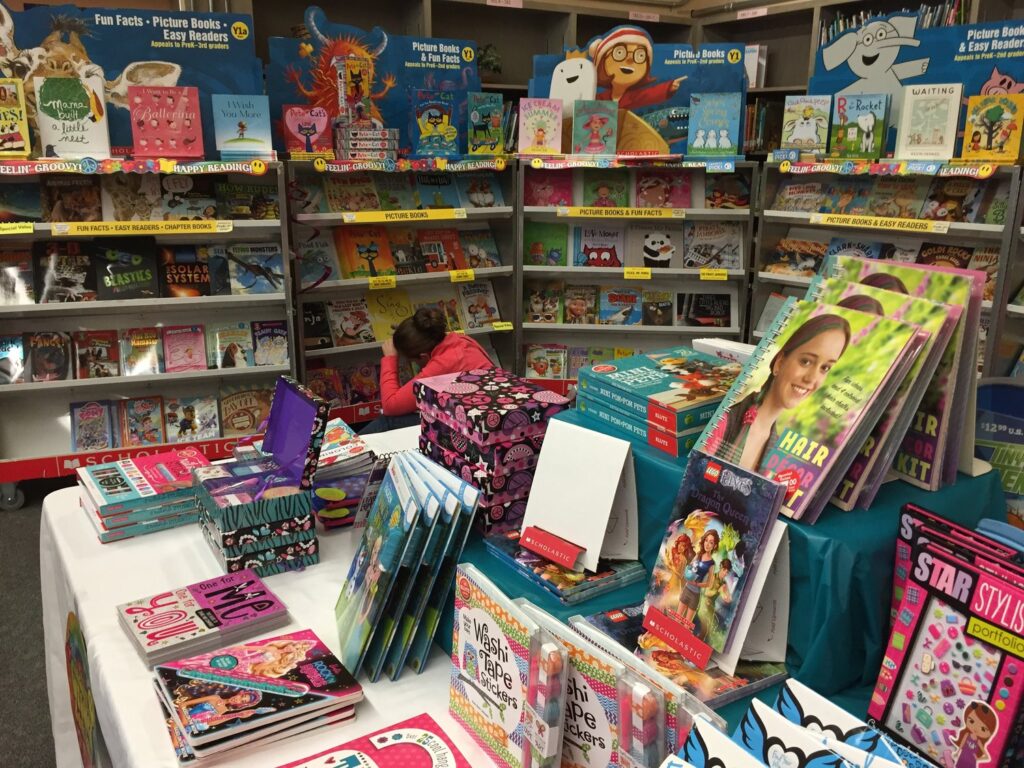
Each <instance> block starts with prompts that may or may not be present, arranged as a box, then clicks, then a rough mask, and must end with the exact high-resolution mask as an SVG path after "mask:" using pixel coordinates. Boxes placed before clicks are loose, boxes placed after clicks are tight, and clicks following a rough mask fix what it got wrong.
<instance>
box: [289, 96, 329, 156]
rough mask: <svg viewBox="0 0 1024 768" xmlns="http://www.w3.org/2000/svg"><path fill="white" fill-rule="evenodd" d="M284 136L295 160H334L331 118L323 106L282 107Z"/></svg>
mask: <svg viewBox="0 0 1024 768" xmlns="http://www.w3.org/2000/svg"><path fill="white" fill-rule="evenodd" d="M281 135H282V136H283V137H284V148H285V151H286V152H287V153H288V157H289V158H290V159H292V160H315V159H317V158H323V159H325V160H333V159H334V136H333V132H332V129H331V116H330V114H329V113H328V111H327V110H326V109H324V108H323V107H320V106H313V105H310V104H283V105H282V106H281Z"/></svg>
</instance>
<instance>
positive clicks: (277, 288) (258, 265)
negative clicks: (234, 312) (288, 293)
mask: <svg viewBox="0 0 1024 768" xmlns="http://www.w3.org/2000/svg"><path fill="white" fill-rule="evenodd" d="M227 261H228V276H229V280H230V283H231V295H232V296H249V295H252V294H264V293H281V292H282V291H284V259H283V258H282V256H281V246H279V245H277V244H276V243H252V244H243V243H233V244H231V245H229V246H228V247H227Z"/></svg>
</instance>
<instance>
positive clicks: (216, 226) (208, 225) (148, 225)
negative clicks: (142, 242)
mask: <svg viewBox="0 0 1024 768" xmlns="http://www.w3.org/2000/svg"><path fill="white" fill-rule="evenodd" d="M50 227H51V230H50V231H51V232H52V233H53V234H55V235H70V236H71V237H75V236H80V235H210V234H215V233H225V232H231V231H232V229H233V228H234V225H233V223H232V222H231V221H221V220H209V221H67V222H56V223H54V224H51V225H50Z"/></svg>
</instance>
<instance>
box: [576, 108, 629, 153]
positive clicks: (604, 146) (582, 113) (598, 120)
mask: <svg viewBox="0 0 1024 768" xmlns="http://www.w3.org/2000/svg"><path fill="white" fill-rule="evenodd" d="M618 130H619V109H618V104H616V103H615V102H613V101H598V100H593V99H577V100H576V101H574V102H573V105H572V154H574V155H614V154H615V146H616V143H617V136H618Z"/></svg>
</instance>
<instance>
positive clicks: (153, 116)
mask: <svg viewBox="0 0 1024 768" xmlns="http://www.w3.org/2000/svg"><path fill="white" fill-rule="evenodd" d="M128 113H129V117H130V120H131V125H132V154H133V155H134V156H135V157H168V158H172V159H175V160H178V159H202V158H203V156H204V152H203V119H202V114H201V112H200V111H199V89H198V88H196V87H195V86H180V85H129V86H128Z"/></svg>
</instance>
